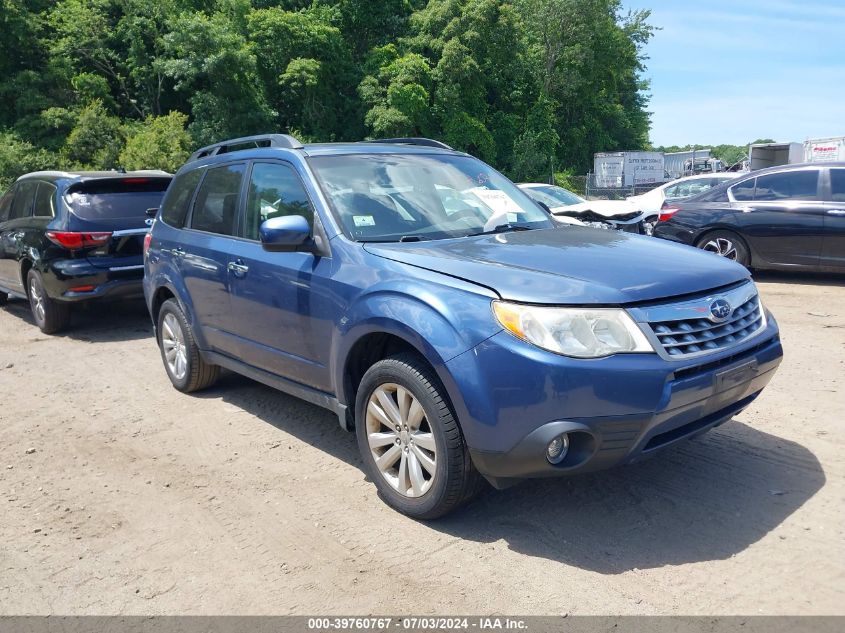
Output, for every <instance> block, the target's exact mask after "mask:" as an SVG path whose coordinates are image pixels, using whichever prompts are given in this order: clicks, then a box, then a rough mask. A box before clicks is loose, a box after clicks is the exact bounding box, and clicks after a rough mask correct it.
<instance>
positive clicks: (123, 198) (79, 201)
mask: <svg viewBox="0 0 845 633" xmlns="http://www.w3.org/2000/svg"><path fill="white" fill-rule="evenodd" d="M169 184H170V178H104V179H102V180H89V181H86V182H81V183H77V184H74V185H71V186H70V187H69V188H68V191H67V193H66V194H65V202H66V203H67V205H68V207H70V210H71V211H72V212H73V214H74V215H75V216H76V217H78V218H80V219H82V220H116V219H122V218H142V217H144V216H145V215H146V213H147V209H152V208H154V207H155V208H158V206H159V205H160V204H161V199H162V197H163V196H164V192H165V190H166V189H167V185H169Z"/></svg>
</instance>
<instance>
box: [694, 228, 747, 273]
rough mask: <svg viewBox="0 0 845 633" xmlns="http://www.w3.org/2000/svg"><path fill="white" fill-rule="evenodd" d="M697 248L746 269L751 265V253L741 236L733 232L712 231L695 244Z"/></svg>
mask: <svg viewBox="0 0 845 633" xmlns="http://www.w3.org/2000/svg"><path fill="white" fill-rule="evenodd" d="M695 245H696V247H697V248H700V249H702V250H705V251H708V252H710V253H713V254H715V255H719V256H721V257H724V258H726V259H730V260H731V261H735V262H736V263H738V264H742V265H743V266H745V267H746V268H748V267H749V266H750V265H751V252H750V251H749V250H748V246H747V245H746V244H745V240H743V239H742V238H741V237H740V236H739V235H737V234H736V233H733V232H731V231H711V232H710V233H707V234H705V235H703V236H702V237H700V238H699V239H698V241H697V242H696V243H695Z"/></svg>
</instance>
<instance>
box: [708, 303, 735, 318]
mask: <svg viewBox="0 0 845 633" xmlns="http://www.w3.org/2000/svg"><path fill="white" fill-rule="evenodd" d="M731 312H733V308H732V307H731V304H730V303H728V302H727V301H725V300H724V299H716V300H715V301H714V302H713V303H711V304H710V320H711V321H713V322H715V323H721V322H722V321H725V320H726V319H727V318H728V317H729V316H731Z"/></svg>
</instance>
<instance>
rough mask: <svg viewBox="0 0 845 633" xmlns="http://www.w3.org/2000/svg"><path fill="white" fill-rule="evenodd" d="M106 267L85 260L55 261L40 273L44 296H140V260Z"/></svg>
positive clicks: (69, 299)
mask: <svg viewBox="0 0 845 633" xmlns="http://www.w3.org/2000/svg"><path fill="white" fill-rule="evenodd" d="M111 264H112V265H111V266H110V267H108V268H104V267H100V266H95V265H94V264H92V263H91V262H90V261H89V260H87V259H82V258H80V259H58V260H54V261H52V262H50V263H49V265H48V266H47V267H46V270H43V271H41V276H42V279H43V280H44V289H45V290H46V291H47V295H48V296H49V297H50V298H51V299H54V300H56V301H67V302H77V301H88V300H92V299H105V298H109V299H123V298H127V299H129V298H138V297H143V296H144V289H143V281H144V264H143V262H142V261H141V258H140V257H138V258H135V257H127V258H126V261H125V262H118V261H114V260H113V261H112V263H111Z"/></svg>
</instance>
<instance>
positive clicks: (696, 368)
mask: <svg viewBox="0 0 845 633" xmlns="http://www.w3.org/2000/svg"><path fill="white" fill-rule="evenodd" d="M777 340H778V337H777V336H773V337H772V338H769V339H766V340H765V341H763V342H762V343H758V344H757V345H755V346H754V347H749V348H748V349H747V350H744V351H742V352H739V353H738V354H731V355H730V356H725V357H724V358H720V359H719V360H714V361H710V362H709V363H704V364H702V365H693V366H692V367H684V368H683V369H678V370H676V371H675V374H674V377H675V380H683V379H684V378H688V377H690V376H695V375H697V374H703V373H705V372H708V371H712V370H714V369H718V368H719V367H724V366H725V365H730V364H732V363H735V362H737V361H740V360H742V359H744V358H749V357H751V356H754V355H755V354H756V353H757V352H759V351H760V350H761V349H763V348H764V347H768V346H769V345H771V344H772V343H774V342H775V341H777Z"/></svg>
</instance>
